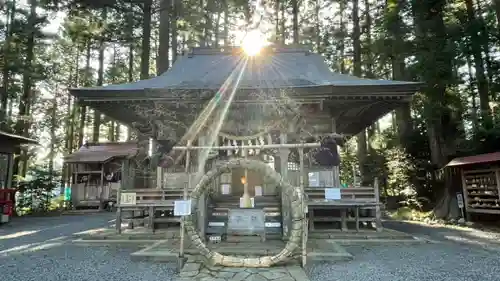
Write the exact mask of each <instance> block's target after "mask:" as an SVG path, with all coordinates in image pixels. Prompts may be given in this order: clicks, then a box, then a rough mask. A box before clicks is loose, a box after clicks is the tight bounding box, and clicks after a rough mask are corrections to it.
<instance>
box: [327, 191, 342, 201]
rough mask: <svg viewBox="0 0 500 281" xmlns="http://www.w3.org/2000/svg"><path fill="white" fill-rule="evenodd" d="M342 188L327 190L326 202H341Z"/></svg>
mask: <svg viewBox="0 0 500 281" xmlns="http://www.w3.org/2000/svg"><path fill="white" fill-rule="evenodd" d="M340 198H341V196H340V188H325V199H326V200H340Z"/></svg>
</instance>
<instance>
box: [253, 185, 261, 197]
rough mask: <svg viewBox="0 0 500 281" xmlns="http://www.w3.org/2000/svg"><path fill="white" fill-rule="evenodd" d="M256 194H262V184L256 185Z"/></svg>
mask: <svg viewBox="0 0 500 281" xmlns="http://www.w3.org/2000/svg"><path fill="white" fill-rule="evenodd" d="M255 196H262V186H260V185H257V186H255Z"/></svg>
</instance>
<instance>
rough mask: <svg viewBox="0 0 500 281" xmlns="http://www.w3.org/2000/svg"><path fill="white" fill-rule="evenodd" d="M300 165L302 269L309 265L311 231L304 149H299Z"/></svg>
mask: <svg viewBox="0 0 500 281" xmlns="http://www.w3.org/2000/svg"><path fill="white" fill-rule="evenodd" d="M299 163H300V175H299V187H300V192H301V193H302V199H303V200H302V203H303V204H302V211H303V212H304V218H303V220H302V267H305V266H306V263H307V237H308V232H309V229H308V227H307V225H308V223H307V210H308V207H307V204H308V200H307V197H306V195H305V192H304V148H302V147H301V148H299Z"/></svg>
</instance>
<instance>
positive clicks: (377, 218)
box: [373, 177, 383, 232]
mask: <svg viewBox="0 0 500 281" xmlns="http://www.w3.org/2000/svg"><path fill="white" fill-rule="evenodd" d="M373 189H374V191H375V200H376V202H377V205H376V206H375V224H376V228H377V231H378V232H381V231H382V230H383V228H382V211H381V210H380V192H379V183H378V178H377V177H376V178H375V179H374V180H373Z"/></svg>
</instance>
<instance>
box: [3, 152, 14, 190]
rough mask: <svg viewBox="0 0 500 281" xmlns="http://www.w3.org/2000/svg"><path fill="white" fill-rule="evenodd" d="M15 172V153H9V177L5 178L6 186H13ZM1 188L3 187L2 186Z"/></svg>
mask: <svg viewBox="0 0 500 281" xmlns="http://www.w3.org/2000/svg"><path fill="white" fill-rule="evenodd" d="M13 173H14V155H12V153H9V154H8V155H7V178H6V179H5V180H6V182H5V188H12V177H13ZM0 188H2V187H1V186H0Z"/></svg>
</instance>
